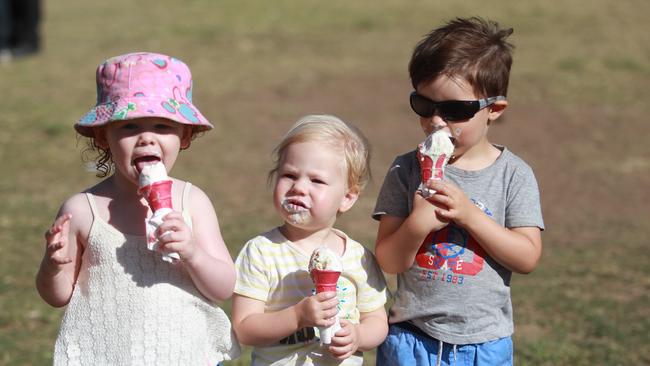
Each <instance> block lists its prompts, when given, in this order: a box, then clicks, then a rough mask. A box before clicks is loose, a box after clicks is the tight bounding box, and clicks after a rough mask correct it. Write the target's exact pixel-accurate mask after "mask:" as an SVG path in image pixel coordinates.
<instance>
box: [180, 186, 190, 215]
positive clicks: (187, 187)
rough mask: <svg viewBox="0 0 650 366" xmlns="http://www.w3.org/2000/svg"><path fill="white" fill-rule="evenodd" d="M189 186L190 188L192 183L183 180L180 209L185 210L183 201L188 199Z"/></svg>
mask: <svg viewBox="0 0 650 366" xmlns="http://www.w3.org/2000/svg"><path fill="white" fill-rule="evenodd" d="M190 188H192V183H190V182H185V187H183V198H182V200H181V211H185V203H186V202H188V205H189V199H190Z"/></svg>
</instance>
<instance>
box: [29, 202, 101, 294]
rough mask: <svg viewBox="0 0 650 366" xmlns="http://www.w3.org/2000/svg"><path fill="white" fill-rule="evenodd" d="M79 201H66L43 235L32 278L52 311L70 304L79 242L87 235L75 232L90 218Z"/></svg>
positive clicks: (80, 251)
mask: <svg viewBox="0 0 650 366" xmlns="http://www.w3.org/2000/svg"><path fill="white" fill-rule="evenodd" d="M83 199H84V198H83V196H82V195H76V196H74V197H72V198H70V199H69V200H67V201H66V202H65V203H64V204H63V206H61V209H60V210H59V212H58V214H57V218H56V219H55V220H54V223H53V224H52V226H50V228H49V229H48V230H47V231H46V232H45V254H44V255H43V260H42V261H41V265H40V267H39V269H38V273H37V274H36V289H37V290H38V293H39V294H40V295H41V297H42V298H43V300H45V302H47V303H48V304H50V305H52V306H55V307H62V306H65V305H67V304H68V302H70V298H71V297H72V291H73V289H74V285H75V283H76V280H77V275H78V273H79V268H80V266H81V254H82V252H83V249H82V248H83V246H82V245H81V241H80V240H81V238H82V237H84V238H85V237H87V235H82V234H81V233H80V230H79V228H80V226H83V224H84V223H85V222H86V221H88V219H87V217H89V216H90V212H84V211H83V209H82V207H85V206H82V205H83ZM88 227H89V225H88Z"/></svg>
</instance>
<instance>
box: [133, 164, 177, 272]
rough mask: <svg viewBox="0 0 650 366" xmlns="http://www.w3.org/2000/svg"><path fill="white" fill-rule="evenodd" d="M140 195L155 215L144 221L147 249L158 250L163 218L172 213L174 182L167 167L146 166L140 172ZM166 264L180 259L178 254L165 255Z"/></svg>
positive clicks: (161, 165) (159, 165) (158, 165)
mask: <svg viewBox="0 0 650 366" xmlns="http://www.w3.org/2000/svg"><path fill="white" fill-rule="evenodd" d="M139 181H140V182H139V185H140V188H139V189H138V193H139V194H140V195H142V196H144V198H145V199H146V200H147V204H148V205H149V207H151V211H152V212H153V215H152V216H151V217H149V218H146V219H145V220H144V224H145V230H146V233H147V248H148V249H149V250H153V251H155V250H158V246H159V240H158V237H157V236H156V230H157V229H158V227H159V226H160V225H162V223H163V221H164V220H163V218H164V217H165V216H166V215H167V214H168V213H170V212H171V211H172V209H173V207H172V185H173V181H172V180H171V179H169V177H168V176H167V170H166V168H165V165H164V164H162V163H161V162H157V163H155V164H149V165H145V166H144V167H143V168H142V170H141V171H140V177H139ZM164 234H166V233H163V234H162V235H164ZM162 259H163V260H164V261H165V262H172V261H173V260H174V259H180V256H179V255H178V253H163V256H162Z"/></svg>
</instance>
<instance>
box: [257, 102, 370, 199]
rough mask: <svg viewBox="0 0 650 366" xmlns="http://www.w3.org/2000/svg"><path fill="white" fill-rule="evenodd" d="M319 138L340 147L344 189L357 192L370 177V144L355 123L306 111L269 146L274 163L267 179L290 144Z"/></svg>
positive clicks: (273, 175)
mask: <svg viewBox="0 0 650 366" xmlns="http://www.w3.org/2000/svg"><path fill="white" fill-rule="evenodd" d="M313 141H317V142H323V143H325V144H327V145H328V146H330V147H332V148H333V149H337V150H339V151H341V152H342V153H343V155H344V157H345V167H346V170H347V174H348V177H347V178H348V179H347V185H348V189H351V190H356V191H357V192H361V190H363V188H364V187H365V186H366V183H368V180H370V145H369V144H368V140H367V139H366V137H365V136H364V135H363V133H362V132H361V131H360V130H359V129H358V128H356V127H354V126H352V125H350V124H349V123H346V122H344V121H343V120H341V119H340V118H338V117H336V116H332V115H327V114H321V115H316V114H312V115H308V116H304V117H302V118H301V119H299V120H298V122H296V123H295V124H294V125H293V126H292V127H291V128H290V129H289V131H288V132H287V133H286V134H285V135H284V137H282V140H280V143H279V144H278V145H277V146H276V147H275V149H273V162H274V163H275V167H274V168H273V169H272V170H271V171H270V172H269V179H271V178H273V177H275V175H276V174H277V172H278V168H279V164H280V161H281V160H282V157H283V156H284V153H285V152H286V150H287V148H288V147H289V145H291V144H295V143H299V142H313Z"/></svg>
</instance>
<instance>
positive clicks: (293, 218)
mask: <svg viewBox="0 0 650 366" xmlns="http://www.w3.org/2000/svg"><path fill="white" fill-rule="evenodd" d="M282 209H283V210H284V211H285V212H286V213H287V214H289V217H288V219H289V221H290V222H291V223H292V224H304V223H305V222H306V221H307V218H308V217H309V209H308V208H306V207H303V206H300V205H297V204H295V203H292V202H290V201H289V200H287V199H285V200H284V201H282Z"/></svg>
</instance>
